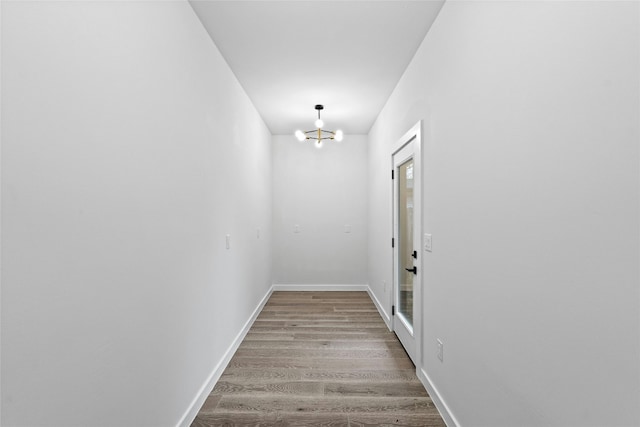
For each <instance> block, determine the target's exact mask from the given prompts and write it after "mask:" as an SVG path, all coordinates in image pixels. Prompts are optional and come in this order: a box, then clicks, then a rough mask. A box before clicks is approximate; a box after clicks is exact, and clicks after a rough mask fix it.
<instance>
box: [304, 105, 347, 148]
mask: <svg viewBox="0 0 640 427" xmlns="http://www.w3.org/2000/svg"><path fill="white" fill-rule="evenodd" d="M323 109H324V106H323V105H320V104H318V105H316V110H318V120H316V122H315V125H316V129H314V130H307V131H304V132H303V131H301V130H297V131H296V138H298V141H305V140H307V139H311V140H314V141H315V142H316V147H318V148H320V147H322V141H324V140H325V139H335V140H336V141H342V138H343V136H344V134H343V133H342V131H341V130H337V131H335V132H334V131H332V130H324V129H322V126H324V122H323V121H322V119H321V118H320V111H322V110H323Z"/></svg>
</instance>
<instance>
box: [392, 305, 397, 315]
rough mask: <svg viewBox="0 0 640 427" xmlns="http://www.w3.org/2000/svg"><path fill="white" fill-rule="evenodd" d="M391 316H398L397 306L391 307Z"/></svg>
mask: <svg viewBox="0 0 640 427" xmlns="http://www.w3.org/2000/svg"><path fill="white" fill-rule="evenodd" d="M391 315H392V316H395V315H396V306H395V305H392V306H391Z"/></svg>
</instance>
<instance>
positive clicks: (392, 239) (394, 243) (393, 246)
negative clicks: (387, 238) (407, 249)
mask: <svg viewBox="0 0 640 427" xmlns="http://www.w3.org/2000/svg"><path fill="white" fill-rule="evenodd" d="M391 247H392V248H395V247H396V239H394V238H393V237H392V238H391Z"/></svg>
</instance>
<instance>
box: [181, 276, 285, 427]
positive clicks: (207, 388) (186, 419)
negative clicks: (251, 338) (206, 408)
mask: <svg viewBox="0 0 640 427" xmlns="http://www.w3.org/2000/svg"><path fill="white" fill-rule="evenodd" d="M272 293H273V286H272V287H271V288H269V291H267V294H266V295H265V296H264V298H262V300H261V301H260V303H259V304H258V306H257V307H256V309H255V310H254V311H253V313H252V314H251V317H250V318H249V320H247V322H246V323H245V324H244V326H243V327H242V329H241V330H240V332H239V333H238V335H237V336H236V338H235V339H234V340H233V342H232V343H231V345H230V346H229V348H228V349H227V351H226V352H225V353H224V356H223V358H222V360H220V362H218V364H217V365H216V366H215V367H214V368H213V371H212V372H211V374H210V375H209V378H207V380H206V381H205V382H204V384H203V385H202V387H201V388H200V390H199V391H198V393H197V394H196V397H195V398H194V399H193V401H192V402H191V405H189V408H188V409H187V411H186V412H185V413H184V415H183V416H182V418H181V419H180V421H178V424H177V426H178V427H189V426H190V425H191V423H192V422H193V420H194V419H195V418H196V415H198V411H200V408H201V407H202V405H203V404H204V401H205V400H207V397H209V394H210V393H211V390H213V387H214V386H215V385H216V383H217V382H218V380H219V379H220V376H221V375H222V373H223V372H224V370H225V369H226V367H227V365H228V364H229V361H230V360H231V358H232V357H233V355H234V354H235V352H236V350H237V349H238V347H239V346H240V344H241V343H242V340H244V337H245V336H246V335H247V332H249V329H251V325H253V322H254V321H255V320H256V318H257V317H258V315H259V314H260V312H261V311H262V308H263V307H264V305H265V304H266V303H267V300H268V299H269V297H270V296H271V294H272Z"/></svg>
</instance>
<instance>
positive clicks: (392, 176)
mask: <svg viewBox="0 0 640 427" xmlns="http://www.w3.org/2000/svg"><path fill="white" fill-rule="evenodd" d="M394 172H395V171H394V170H393V169H391V179H395V178H394V175H395V174H394Z"/></svg>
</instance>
